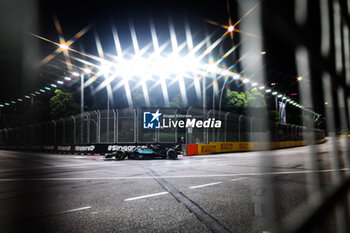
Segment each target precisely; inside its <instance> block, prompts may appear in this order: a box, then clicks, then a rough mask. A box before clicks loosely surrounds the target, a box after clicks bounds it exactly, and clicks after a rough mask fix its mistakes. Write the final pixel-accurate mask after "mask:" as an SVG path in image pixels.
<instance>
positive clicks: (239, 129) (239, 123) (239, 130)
mask: <svg viewBox="0 0 350 233" xmlns="http://www.w3.org/2000/svg"><path fill="white" fill-rule="evenodd" d="M242 117H243V115H240V116H239V117H238V141H239V142H240V141H241V118H242Z"/></svg>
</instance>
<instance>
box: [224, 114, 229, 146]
mask: <svg viewBox="0 0 350 233" xmlns="http://www.w3.org/2000/svg"><path fill="white" fill-rule="evenodd" d="M228 115H230V113H229V112H227V113H225V131H224V133H225V134H224V135H225V136H224V137H225V139H224V140H225V142H227V118H228Z"/></svg>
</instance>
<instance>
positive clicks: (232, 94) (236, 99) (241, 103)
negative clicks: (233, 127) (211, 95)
mask: <svg viewBox="0 0 350 233" xmlns="http://www.w3.org/2000/svg"><path fill="white" fill-rule="evenodd" d="M225 98H226V104H225V106H226V107H227V108H233V109H235V110H236V111H237V113H240V114H243V113H245V109H246V108H247V100H246V97H245V94H244V93H243V92H238V91H231V90H227V91H226V94H225Z"/></svg>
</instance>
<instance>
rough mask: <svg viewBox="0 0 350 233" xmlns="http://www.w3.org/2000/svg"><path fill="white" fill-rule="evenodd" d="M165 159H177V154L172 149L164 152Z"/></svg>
mask: <svg viewBox="0 0 350 233" xmlns="http://www.w3.org/2000/svg"><path fill="white" fill-rule="evenodd" d="M166 158H167V159H177V153H176V151H175V150H174V149H169V150H167V152H166Z"/></svg>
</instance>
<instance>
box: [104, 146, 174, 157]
mask: <svg viewBox="0 0 350 233" xmlns="http://www.w3.org/2000/svg"><path fill="white" fill-rule="evenodd" d="M179 153H180V147H179V145H176V146H174V147H163V146H160V145H146V146H136V147H135V148H134V149H132V150H117V151H114V152H112V153H110V154H107V155H106V156H105V158H112V157H114V158H115V159H116V160H123V159H125V158H126V157H128V159H144V158H162V159H177V155H178V154H179Z"/></svg>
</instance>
